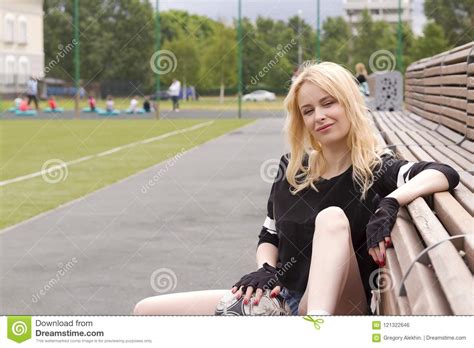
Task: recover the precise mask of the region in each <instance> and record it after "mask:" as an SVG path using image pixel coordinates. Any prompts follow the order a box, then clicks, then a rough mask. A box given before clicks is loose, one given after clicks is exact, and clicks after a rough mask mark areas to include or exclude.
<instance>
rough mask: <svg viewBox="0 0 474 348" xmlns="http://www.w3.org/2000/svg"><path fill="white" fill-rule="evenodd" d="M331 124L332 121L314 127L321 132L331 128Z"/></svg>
mask: <svg viewBox="0 0 474 348" xmlns="http://www.w3.org/2000/svg"><path fill="white" fill-rule="evenodd" d="M333 124H334V123H331V124H327V125H325V126H322V127H319V128H318V129H316V132H322V131H325V130H327V129H329V128H331V127H332V125H333Z"/></svg>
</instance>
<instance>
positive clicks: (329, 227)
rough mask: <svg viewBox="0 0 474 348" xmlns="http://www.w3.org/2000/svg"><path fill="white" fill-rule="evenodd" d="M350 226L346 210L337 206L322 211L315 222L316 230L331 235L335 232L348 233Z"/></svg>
mask: <svg viewBox="0 0 474 348" xmlns="http://www.w3.org/2000/svg"><path fill="white" fill-rule="evenodd" d="M349 226H350V225H349V220H348V219H347V216H346V213H344V210H342V209H341V208H339V207H335V206H331V207H328V208H326V209H323V210H321V211H320V212H319V213H318V215H317V216H316V220H315V228H316V229H318V228H319V229H321V230H323V231H331V233H334V231H342V232H345V233H347V231H348V230H349Z"/></svg>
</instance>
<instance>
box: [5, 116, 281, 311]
mask: <svg viewBox="0 0 474 348" xmlns="http://www.w3.org/2000/svg"><path fill="white" fill-rule="evenodd" d="M282 126H283V119H281V118H264V119H259V120H257V121H256V122H254V123H252V124H250V125H247V126H245V127H243V128H240V129H238V130H235V131H233V132H231V133H228V134H226V135H224V136H221V137H219V138H216V139H214V140H212V141H209V142H207V143H205V144H203V145H201V146H198V147H197V148H194V149H192V150H190V151H188V152H187V153H185V154H184V155H183V156H182V157H180V158H179V159H176V160H174V161H168V162H162V163H159V164H157V165H155V166H153V167H151V168H149V169H146V170H145V171H142V172H140V173H138V174H135V175H133V176H131V177H129V178H127V179H125V180H123V181H121V182H118V183H116V184H113V185H111V186H108V187H106V188H103V189H101V190H99V191H96V192H94V193H92V194H89V195H87V196H85V197H83V198H82V199H80V200H76V201H74V202H72V203H69V204H66V205H64V206H62V207H59V208H57V209H55V210H53V211H52V212H49V213H46V214H43V215H41V216H39V217H36V218H33V219H31V220H29V221H26V222H23V223H21V224H19V225H16V226H14V227H12V228H8V229H5V230H3V231H0V251H1V252H0V314H2V315H8V314H30V315H39V314H55V315H59V314H75V315H81V314H82V315H86V314H90V315H93V314H130V313H131V311H132V309H133V306H134V304H135V303H136V302H137V301H138V300H140V299H142V298H144V297H146V296H152V295H156V294H157V290H158V291H167V292H181V291H191V290H204V289H222V288H230V286H231V285H232V284H233V283H235V282H236V281H237V280H238V279H239V278H240V277H241V276H242V275H243V274H244V273H247V272H249V271H251V270H253V269H254V268H255V249H256V243H257V235H258V233H259V231H260V228H261V224H262V223H263V220H264V218H265V215H266V202H267V197H268V194H269V192H270V187H271V184H270V182H269V180H268V176H271V172H272V168H271V166H272V165H275V162H276V163H278V159H279V157H280V155H281V154H282V153H283V152H284V145H283V137H282ZM268 160H271V161H270V162H267V164H268V165H269V166H266V167H264V168H263V169H264V170H263V172H264V173H263V178H264V179H265V180H264V179H262V175H261V167H262V164H263V163H264V162H266V161H268ZM150 181H151V183H150Z"/></svg>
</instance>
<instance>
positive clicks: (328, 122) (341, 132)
mask: <svg viewBox="0 0 474 348" xmlns="http://www.w3.org/2000/svg"><path fill="white" fill-rule="evenodd" d="M297 100H298V107H299V109H300V112H301V115H302V117H303V121H304V124H305V126H306V129H307V130H308V131H309V132H310V133H311V134H312V135H313V137H314V138H315V139H316V140H317V141H318V142H319V143H321V145H322V146H325V145H326V146H327V145H331V144H336V143H340V142H345V141H346V137H347V135H348V133H349V129H350V126H351V125H350V123H349V120H348V119H347V117H346V112H345V111H344V107H343V106H342V105H341V104H339V102H338V101H337V100H336V98H334V97H332V96H331V95H329V94H328V93H326V92H325V91H324V90H322V89H321V88H319V87H318V86H316V85H315V84H313V83H311V82H308V81H307V82H304V83H303V85H302V86H301V88H300V90H299V92H298V98H297Z"/></svg>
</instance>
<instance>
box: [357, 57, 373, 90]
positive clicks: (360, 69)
mask: <svg viewBox="0 0 474 348" xmlns="http://www.w3.org/2000/svg"><path fill="white" fill-rule="evenodd" d="M355 69H356V78H357V81H358V82H359V90H360V92H361V93H362V95H364V96H366V97H368V96H370V90H369V84H368V83H367V79H368V77H369V74H367V69H366V68H365V65H364V63H357V64H356V66H355Z"/></svg>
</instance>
